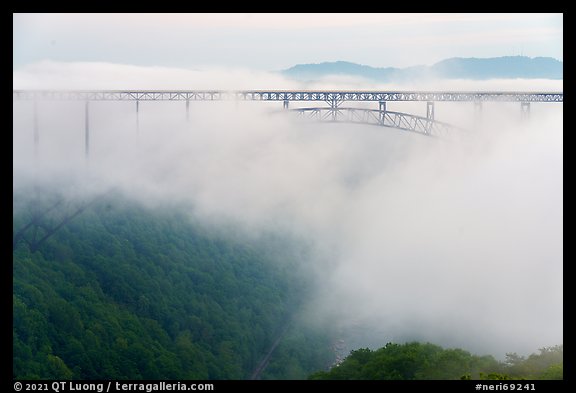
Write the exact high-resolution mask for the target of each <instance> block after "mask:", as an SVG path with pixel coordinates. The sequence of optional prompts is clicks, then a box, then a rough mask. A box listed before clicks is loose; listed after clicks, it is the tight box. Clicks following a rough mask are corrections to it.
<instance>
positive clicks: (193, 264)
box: [13, 192, 323, 379]
mask: <svg viewBox="0 0 576 393" xmlns="http://www.w3.org/2000/svg"><path fill="white" fill-rule="evenodd" d="M29 195H31V194H30V193H25V192H22V193H17V192H15V194H14V231H15V233H16V232H17V231H18V229H19V228H22V227H24V226H25V225H26V224H27V223H29V222H30V220H31V218H32V217H33V215H34V213H33V212H34V211H35V209H38V210H39V211H42V210H43V209H44V210H46V209H47V208H48V207H49V206H52V205H53V202H54V201H58V198H60V197H59V196H57V195H50V194H47V193H44V194H43V198H42V200H41V201H38V200H34V199H33V198H31V197H29ZM72 205H73V204H72V203H67V202H66V203H59V204H57V207H56V208H55V209H54V210H53V211H51V212H50V213H49V214H47V215H46V216H44V217H43V218H42V219H41V220H40V223H42V222H43V223H44V224H48V225H54V224H55V223H56V222H57V221H58V220H57V219H56V218H54V217H57V216H58V214H56V211H57V210H60V212H59V214H60V216H63V215H64V214H65V209H69V210H70V211H72V210H73V208H72V207H71V206H72ZM51 220H52V222H50V221H51ZM32 229H33V228H30V229H29V233H28V235H27V236H28V239H29V240H30V239H31V237H32V235H31V233H32V232H31V231H32ZM37 231H38V233H45V232H42V231H43V230H42V228H41V226H38V228H37ZM282 243H283V240H281V239H279V238H277V237H273V236H270V238H268V239H266V240H265V241H264V242H262V241H259V242H257V241H252V242H248V241H240V240H232V239H230V238H227V237H224V236H217V235H215V234H214V233H213V232H212V233H208V232H207V231H206V230H202V229H201V227H200V226H198V225H194V224H192V223H191V221H190V219H189V218H187V217H184V216H183V215H182V214H179V212H178V211H175V210H173V211H170V210H169V209H167V210H164V211H156V210H154V211H153V210H150V209H146V208H144V207H142V206H139V205H138V204H135V203H133V202H130V201H128V200H126V199H123V198H119V197H110V196H108V197H105V198H101V199H98V200H96V201H95V202H94V203H93V204H91V205H90V206H89V207H88V208H86V210H85V211H83V212H82V213H81V214H79V215H78V216H76V217H75V218H74V219H72V220H71V221H70V222H69V223H67V224H66V225H64V226H63V227H62V228H61V229H60V230H58V231H56V232H55V233H54V234H53V235H52V236H50V237H49V238H48V239H47V240H46V241H45V242H43V243H41V244H40V245H39V246H38V249H37V250H36V251H34V252H32V251H31V249H30V246H29V245H28V244H27V242H26V241H24V240H20V241H19V242H18V243H17V244H16V246H15V249H14V252H13V318H14V322H13V350H14V355H13V361H14V365H13V376H14V377H15V378H18V379H35V378H50V379H70V378H73V379H96V378H97V379H139V378H144V379H246V378H248V377H249V376H250V375H251V373H252V371H253V369H254V367H256V365H257V364H258V362H259V361H260V359H261V358H262V356H264V355H265V354H266V352H267V351H268V349H269V347H270V345H271V344H272V343H273V342H274V340H275V339H276V337H277V335H278V334H279V332H281V331H282V328H283V326H284V325H285V323H286V321H287V320H288V319H290V318H291V317H292V315H293V313H294V312H295V310H296V309H297V308H298V306H299V304H300V303H301V301H302V299H303V297H304V296H305V293H306V285H307V283H306V280H304V279H303V277H302V275H301V273H299V269H298V266H297V263H296V262H297V261H295V258H294V256H293V255H289V254H290V253H289V252H287V251H286V247H285V245H282ZM283 247H284V248H283ZM310 367H315V368H318V367H323V364H317V363H316V364H313V365H310ZM312 369H313V368H309V369H308V370H302V372H306V371H307V372H310V371H311V370H312ZM281 376H282V375H280V377H281Z"/></svg>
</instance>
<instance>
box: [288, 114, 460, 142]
mask: <svg viewBox="0 0 576 393" xmlns="http://www.w3.org/2000/svg"><path fill="white" fill-rule="evenodd" d="M288 111H289V112H292V113H295V114H296V115H297V116H299V117H301V118H309V119H312V120H316V121H321V122H331V123H334V122H335V123H352V124H366V125H375V126H381V127H389V128H395V129H399V130H403V131H411V132H415V133H417V134H422V135H426V136H445V135H447V134H449V133H451V132H454V131H465V130H464V129H463V128H460V127H457V126H454V125H452V124H449V123H446V122H441V121H437V120H434V119H433V118H431V117H424V116H418V115H413V114H409V113H404V112H395V111H386V110H380V109H367V108H355V107H336V108H331V107H311V108H309V107H306V108H294V109H289V110H288Z"/></svg>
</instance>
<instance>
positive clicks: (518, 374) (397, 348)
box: [310, 342, 564, 380]
mask: <svg viewBox="0 0 576 393" xmlns="http://www.w3.org/2000/svg"><path fill="white" fill-rule="evenodd" d="M563 356H564V348H563V345H557V346H554V347H550V348H541V349H540V353H538V354H535V353H534V354H531V355H530V356H528V357H527V358H525V357H523V356H519V355H518V354H516V353H509V354H507V356H506V361H504V362H500V361H497V360H496V359H495V358H494V357H493V356H491V355H486V356H477V355H473V354H471V353H470V352H468V351H465V350H462V349H459V348H453V349H445V348H442V347H441V346H439V345H434V344H431V343H419V342H409V343H405V344H395V343H388V344H386V346H384V347H382V348H380V349H378V350H374V351H373V350H370V349H368V348H363V349H358V350H356V351H352V352H351V353H350V355H349V356H348V357H347V358H346V359H345V360H344V361H343V362H342V363H341V364H339V365H338V366H336V367H333V368H332V369H331V370H330V371H320V372H317V373H314V374H312V375H311V376H310V379H336V380H339V379H352V380H450V379H476V380H481V379H485V380H489V379H493V380H494V379H495V380H508V379H513V380H520V379H563V370H564V360H563Z"/></svg>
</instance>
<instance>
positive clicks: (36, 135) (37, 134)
mask: <svg viewBox="0 0 576 393" xmlns="http://www.w3.org/2000/svg"><path fill="white" fill-rule="evenodd" d="M39 144H40V132H39V130H38V104H37V102H36V101H34V158H37V157H38V146H39Z"/></svg>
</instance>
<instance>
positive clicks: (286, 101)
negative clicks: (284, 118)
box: [283, 100, 290, 109]
mask: <svg viewBox="0 0 576 393" xmlns="http://www.w3.org/2000/svg"><path fill="white" fill-rule="evenodd" d="M289 103H290V101H288V100H284V104H283V108H284V109H288V104H289Z"/></svg>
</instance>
